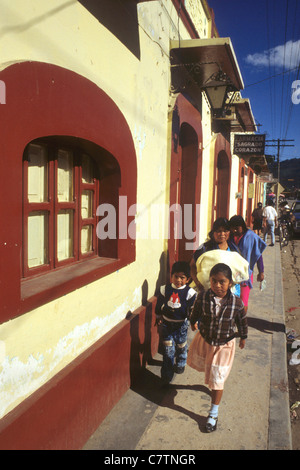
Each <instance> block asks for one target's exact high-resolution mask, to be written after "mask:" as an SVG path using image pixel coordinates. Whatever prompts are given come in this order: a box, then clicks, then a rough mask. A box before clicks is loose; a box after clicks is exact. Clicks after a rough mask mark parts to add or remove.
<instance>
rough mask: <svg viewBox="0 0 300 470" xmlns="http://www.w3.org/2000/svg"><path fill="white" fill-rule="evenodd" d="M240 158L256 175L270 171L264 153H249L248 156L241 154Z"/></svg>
mask: <svg viewBox="0 0 300 470" xmlns="http://www.w3.org/2000/svg"><path fill="white" fill-rule="evenodd" d="M242 158H243V160H244V161H245V163H246V164H247V165H248V166H249V167H250V168H252V170H253V171H254V173H256V174H257V175H260V174H269V173H270V171H269V167H268V163H267V159H266V156H265V155H251V156H248V157H243V156H242Z"/></svg>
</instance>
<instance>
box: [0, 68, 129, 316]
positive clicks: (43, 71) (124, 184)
mask: <svg viewBox="0 0 300 470" xmlns="http://www.w3.org/2000/svg"><path fill="white" fill-rule="evenodd" d="M0 80H2V81H3V82H4V83H5V84H6V88H7V89H9V90H10V97H9V103H7V104H6V105H5V106H3V109H2V108H1V112H2V114H3V116H2V123H3V126H2V127H1V132H2V135H3V136H5V138H3V139H2V144H3V145H2V153H1V158H0V166H1V171H0V193H1V197H0V201H1V202H0V204H1V217H2V219H1V224H0V238H1V243H0V254H1V267H0V271H1V285H0V294H1V299H2V301H1V306H0V321H2V322H4V321H7V320H9V319H11V318H14V317H16V316H18V315H21V314H23V313H25V312H28V311H30V310H32V309H34V308H37V307H40V306H41V305H43V304H45V303H48V302H50V301H52V300H54V299H57V298H59V297H61V296H63V295H66V294H68V293H70V292H72V291H74V290H76V289H79V288H81V287H83V286H86V285H87V284H89V283H92V282H95V281H97V280H99V279H100V278H103V277H104V276H107V275H109V274H112V273H114V272H116V271H117V270H119V269H121V268H123V267H125V266H127V265H128V264H130V263H132V262H134V261H135V239H134V238H131V237H129V236H124V235H123V231H126V230H127V228H128V227H129V226H130V225H131V223H132V221H133V220H134V214H133V215H131V214H130V215H129V214H128V213H126V212H125V217H123V218H122V217H121V215H122V214H123V213H124V211H126V208H124V207H125V206H126V207H127V208H129V207H132V206H133V207H134V205H135V204H136V192H137V164H136V152H135V146H134V142H133V138H132V134H131V130H130V128H129V126H128V123H127V121H126V118H125V116H124V115H123V114H122V113H121V111H120V109H119V108H118V106H117V105H116V103H115V102H114V101H113V99H112V98H110V97H109V96H108V95H107V94H106V93H105V92H104V91H103V90H102V89H101V88H99V87H98V86H97V85H96V84H95V83H93V82H91V81H90V80H88V79H87V78H85V77H83V76H81V75H78V74H76V73H75V72H73V71H71V70H67V69H65V68H63V67H58V66H55V65H52V64H48V63H47V64H46V63H41V62H33V61H30V62H18V63H15V64H11V65H9V66H8V67H6V68H5V69H3V70H1V72H0ZM16 129H17V131H16ZM128 168H130V171H128ZM22 181H23V184H22ZM16 182H18V184H16ZM7 201H9V204H7ZM119 201H122V202H120V214H119ZM108 206H109V207H113V208H114V213H113V215H114V219H116V220H115V222H116V223H115V227H114V228H115V237H113V236H112V237H108V238H105V233H104V236H103V237H102V238H101V236H99V237H98V236H97V233H98V232H97V228H98V226H99V224H100V225H101V223H102V225H101V227H104V229H103V230H102V232H105V230H106V225H105V221H106V219H105V215H103V213H104V209H103V210H102V211H98V209H99V208H100V209H102V208H104V207H108ZM97 214H99V218H100V222H98V218H97V217H98V216H97ZM126 214H127V217H126ZM101 217H102V218H101ZM103 219H104V222H103ZM119 219H120V220H121V222H119ZM123 219H124V220H123ZM107 220H110V219H109V218H108V217H107ZM118 224H119V225H118ZM122 224H123V225H122ZM120 225H121V228H122V230H123V231H122V232H120V227H119V226H120ZM96 227H97V228H96ZM102 232H101V233H102ZM120 233H121V235H120ZM126 233H127V232H126Z"/></svg>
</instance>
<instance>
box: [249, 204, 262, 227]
mask: <svg viewBox="0 0 300 470" xmlns="http://www.w3.org/2000/svg"><path fill="white" fill-rule="evenodd" d="M262 214H263V206H262V203H261V202H259V203H258V204H257V207H256V209H254V211H253V212H252V224H253V232H255V233H257V235H259V232H261V230H262V224H263V215H262Z"/></svg>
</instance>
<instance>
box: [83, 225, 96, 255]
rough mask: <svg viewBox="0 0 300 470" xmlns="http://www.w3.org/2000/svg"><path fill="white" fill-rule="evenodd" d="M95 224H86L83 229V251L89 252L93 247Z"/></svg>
mask: <svg viewBox="0 0 300 470" xmlns="http://www.w3.org/2000/svg"><path fill="white" fill-rule="evenodd" d="M92 229H93V226H92V225H84V226H83V227H82V229H81V253H82V254H85V253H89V252H90V251H92V249H93V230H92Z"/></svg>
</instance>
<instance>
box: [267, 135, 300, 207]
mask: <svg viewBox="0 0 300 470" xmlns="http://www.w3.org/2000/svg"><path fill="white" fill-rule="evenodd" d="M267 142H274V143H273V144H268V143H267ZM275 142H276V143H275ZM281 142H283V143H281ZM284 142H294V139H290V140H288V139H273V140H266V143H265V145H267V146H268V147H277V173H278V175H277V177H278V183H277V191H276V192H277V194H276V210H277V212H278V199H279V184H280V181H279V179H280V161H279V160H280V147H294V145H293V144H292V145H291V144H285V143H284Z"/></svg>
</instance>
